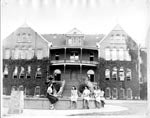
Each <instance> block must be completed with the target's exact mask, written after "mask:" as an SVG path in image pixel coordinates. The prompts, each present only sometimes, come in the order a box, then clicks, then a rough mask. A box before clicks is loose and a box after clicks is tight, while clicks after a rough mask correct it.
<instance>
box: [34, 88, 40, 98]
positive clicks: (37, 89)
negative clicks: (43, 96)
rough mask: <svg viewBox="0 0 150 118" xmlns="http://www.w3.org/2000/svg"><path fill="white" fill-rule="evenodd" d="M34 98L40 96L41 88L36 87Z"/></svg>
mask: <svg viewBox="0 0 150 118" xmlns="http://www.w3.org/2000/svg"><path fill="white" fill-rule="evenodd" d="M34 96H36V97H39V96H40V86H36V87H35V91H34Z"/></svg>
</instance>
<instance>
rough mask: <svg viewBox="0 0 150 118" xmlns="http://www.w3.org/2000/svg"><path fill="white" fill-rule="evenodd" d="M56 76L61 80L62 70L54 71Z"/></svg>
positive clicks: (56, 78) (57, 79)
mask: <svg viewBox="0 0 150 118" xmlns="http://www.w3.org/2000/svg"><path fill="white" fill-rule="evenodd" d="M54 78H55V80H56V81H61V71H60V70H59V69H56V70H55V71H54Z"/></svg>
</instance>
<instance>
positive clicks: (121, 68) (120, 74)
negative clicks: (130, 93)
mask: <svg viewBox="0 0 150 118" xmlns="http://www.w3.org/2000/svg"><path fill="white" fill-rule="evenodd" d="M119 78H120V81H124V78H125V77H124V69H123V67H120V70H119Z"/></svg>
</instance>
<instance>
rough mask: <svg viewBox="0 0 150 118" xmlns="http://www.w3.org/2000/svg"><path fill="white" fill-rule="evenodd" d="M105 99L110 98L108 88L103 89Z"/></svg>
mask: <svg viewBox="0 0 150 118" xmlns="http://www.w3.org/2000/svg"><path fill="white" fill-rule="evenodd" d="M105 97H106V99H110V98H111V92H110V88H109V87H107V88H106V89H105Z"/></svg>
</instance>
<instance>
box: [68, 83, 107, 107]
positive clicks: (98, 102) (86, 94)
mask: <svg viewBox="0 0 150 118" xmlns="http://www.w3.org/2000/svg"><path fill="white" fill-rule="evenodd" d="M92 97H93V98H94V99H95V106H96V108H100V107H104V104H105V98H104V91H103V90H101V89H100V88H99V87H94V91H93V92H91V91H90V90H89V88H88V87H87V86H85V88H84V90H83V93H82V98H83V108H84V109H89V101H90V98H92ZM70 100H71V105H70V106H71V108H72V107H75V108H77V100H78V91H77V89H76V87H75V86H73V87H72V89H71V99H70Z"/></svg>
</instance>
